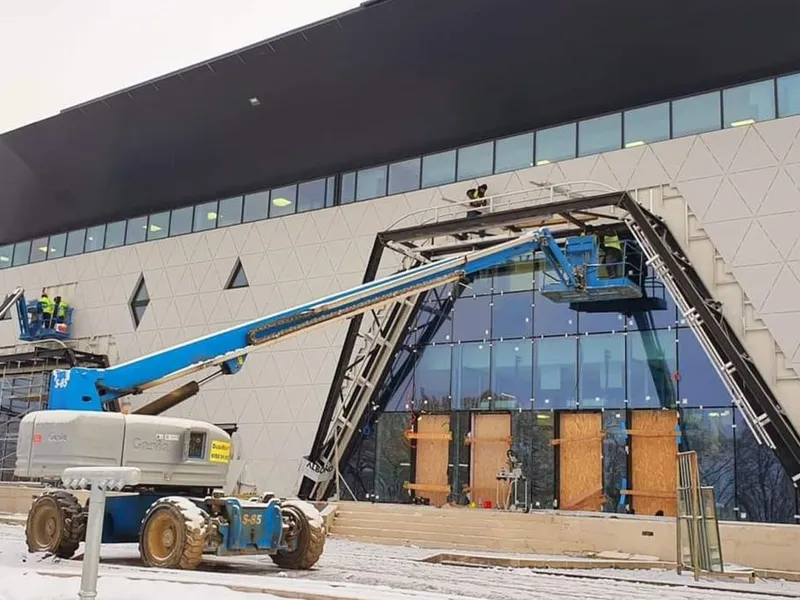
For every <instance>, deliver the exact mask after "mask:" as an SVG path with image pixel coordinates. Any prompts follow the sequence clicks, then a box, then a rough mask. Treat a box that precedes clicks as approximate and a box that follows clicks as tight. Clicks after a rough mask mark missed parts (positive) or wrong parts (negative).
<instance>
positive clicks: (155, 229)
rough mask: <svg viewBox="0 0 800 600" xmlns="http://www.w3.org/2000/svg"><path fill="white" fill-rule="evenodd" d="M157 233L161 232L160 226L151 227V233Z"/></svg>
mask: <svg viewBox="0 0 800 600" xmlns="http://www.w3.org/2000/svg"><path fill="white" fill-rule="evenodd" d="M156 231H161V227H159V226H158V225H150V232H151V233H155V232H156Z"/></svg>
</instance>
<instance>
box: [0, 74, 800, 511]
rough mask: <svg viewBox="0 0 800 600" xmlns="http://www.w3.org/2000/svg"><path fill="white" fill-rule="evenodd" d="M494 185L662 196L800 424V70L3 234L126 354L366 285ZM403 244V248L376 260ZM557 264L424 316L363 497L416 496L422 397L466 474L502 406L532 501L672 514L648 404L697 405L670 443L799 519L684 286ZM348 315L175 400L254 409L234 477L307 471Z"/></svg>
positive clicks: (464, 295)
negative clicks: (648, 446) (388, 243)
mask: <svg viewBox="0 0 800 600" xmlns="http://www.w3.org/2000/svg"><path fill="white" fill-rule="evenodd" d="M586 181H591V182H594V183H591V184H587V183H580V182H586ZM576 182H579V183H576ZM476 183H486V184H487V185H488V188H489V192H488V193H489V195H503V194H509V193H527V194H529V196H530V202H531V203H536V202H545V201H548V200H550V199H552V196H551V195H550V194H549V192H548V191H547V188H548V186H551V185H554V184H562V183H570V184H571V187H570V188H569V189H570V190H573V191H579V192H580V191H581V190H587V189H589V188H592V189H597V187H598V184H599V185H600V186H604V187H606V188H607V189H614V190H629V191H630V192H631V193H632V194H633V195H634V196H635V197H636V198H637V199H638V200H639V201H640V202H642V203H644V204H646V205H647V206H648V208H649V209H650V210H652V211H653V212H654V213H656V214H659V215H661V216H663V217H664V219H665V221H666V222H667V224H668V225H669V227H670V228H671V230H672V231H673V233H674V234H675V236H676V237H677V238H678V239H679V241H680V242H681V244H682V246H683V247H684V249H685V251H686V253H687V255H688V256H690V258H691V259H692V261H693V262H694V263H695V268H696V269H697V270H698V271H699V272H700V274H701V276H702V277H703V279H704V281H705V282H706V285H707V286H708V287H709V289H711V290H712V291H713V292H714V295H715V297H716V298H717V299H719V300H720V301H722V302H723V305H724V310H725V314H726V316H727V317H728V319H729V321H730V322H732V323H733V324H734V326H735V328H736V330H737V333H738V335H739V337H740V338H741V339H742V340H743V343H744V344H745V347H746V348H747V350H748V352H749V353H750V355H751V356H752V358H753V360H754V361H755V362H756V363H757V365H758V367H759V369H760V370H761V372H762V374H763V375H764V377H765V378H766V379H767V380H768V382H769V383H770V386H771V387H772V388H773V390H774V391H775V394H776V397H778V399H779V400H780V401H781V402H782V406H783V409H784V410H785V412H786V413H787V415H788V417H789V419H790V421H791V422H792V423H793V424H794V425H795V427H800V405H797V404H796V395H793V394H794V392H795V391H796V390H797V389H798V387H800V385H799V384H798V381H799V380H798V375H797V373H798V372H800V371H798V368H800V354H799V353H798V352H799V351H800V350H799V348H798V347H799V346H800V308H798V306H797V305H796V302H795V298H797V297H798V292H800V246H798V245H797V242H798V236H800V227H798V225H800V75H798V74H786V75H782V76H779V77H775V78H770V79H765V80H759V81H755V82H752V83H749V84H745V85H740V86H736V87H732V88H726V89H723V90H712V91H703V92H701V93H698V94H696V95H693V96H688V97H681V98H676V99H669V98H665V99H664V101H663V102H661V103H657V104H653V105H649V106H645V107H633V108H631V109H630V110H624V111H619V112H615V113H611V114H606V115H601V116H593V115H586V118H585V119H583V120H579V121H576V122H570V123H566V124H563V125H559V126H555V127H548V128H545V129H540V130H537V131H526V132H520V133H519V134H517V135H513V136H509V137H504V138H502V139H493V140H484V141H480V142H478V143H475V144H472V145H469V146H464V147H460V148H455V149H448V148H442V149H441V151H439V152H434V153H431V154H427V155H425V156H416V157H409V158H407V159H404V160H400V161H397V162H394V163H391V164H383V165H377V166H376V165H365V166H364V168H363V169H356V170H352V171H348V172H344V173H332V174H327V175H324V176H322V177H319V178H317V179H314V180H310V181H302V182H295V183H289V184H288V185H283V186H281V187H278V188H274V189H271V190H260V191H256V192H253V193H250V194H244V195H242V196H235V197H230V198H223V199H220V200H213V201H209V202H204V203H201V204H198V205H195V206H190V207H183V208H178V209H174V210H164V211H160V212H157V213H152V214H147V215H139V216H136V217H132V218H130V219H127V220H122V221H116V222H112V223H106V224H97V225H94V226H92V227H88V228H85V229H78V230H72V231H61V232H53V233H52V234H51V235H49V236H43V237H41V238H39V239H34V240H24V241H21V242H16V243H13V244H6V245H4V246H2V247H0V283H2V285H4V286H5V289H8V290H11V289H13V288H14V287H16V286H19V285H21V286H24V287H25V288H26V289H27V290H37V291H38V290H39V289H41V288H52V289H59V290H66V291H65V292H64V293H65V294H68V295H69V297H68V298H67V299H68V300H69V301H70V304H71V305H72V306H73V307H74V308H75V317H74V336H75V337H76V338H80V339H84V340H91V339H93V338H98V337H103V338H107V339H108V340H111V342H110V348H111V349H110V350H109V358H110V360H111V361H112V362H113V363H116V364H118V363H121V362H124V361H127V360H131V359H135V358H136V357H139V356H142V355H144V354H147V353H150V352H153V351H156V350H159V349H162V348H166V347H169V346H171V345H174V344H177V343H181V342H184V341H187V340H191V339H193V338H196V337H198V336H201V335H204V334H207V333H210V332H213V331H216V330H220V329H223V328H226V327H229V326H232V325H235V324H238V323H242V322H245V321H248V320H250V319H253V318H256V317H258V316H262V315H268V314H271V313H274V312H276V311H278V310H280V309H283V308H288V307H291V306H294V305H297V304H299V303H302V302H304V301H308V300H311V299H314V298H318V297H322V296H325V295H327V294H330V293H334V292H336V291H340V290H344V289H347V288H349V287H352V286H354V285H357V284H358V283H360V282H361V278H362V276H363V273H364V270H365V267H366V261H367V257H368V256H369V252H370V249H371V248H372V245H373V243H374V240H375V236H376V234H377V233H378V232H380V231H383V230H386V229H389V228H393V227H396V226H399V225H404V224H409V223H414V222H418V221H419V220H421V219H424V218H425V214H426V213H425V210H427V209H430V208H431V207H434V206H450V205H451V204H452V201H461V200H463V199H464V197H465V193H466V190H467V189H468V188H470V187H474V186H475V184H476ZM526 190H529V191H527V192H526ZM555 197H556V198H563V197H564V196H563V194H562V193H561V192H556V193H555ZM398 265H399V260H397V259H392V258H389V259H388V260H387V261H386V262H385V264H382V265H381V269H380V273H381V274H388V273H391V272H392V271H393V270H395V269H396V268H397V267H398ZM540 283H541V264H540V262H537V261H536V257H533V256H532V257H529V258H528V259H527V260H525V261H520V262H518V263H515V264H513V265H509V266H505V267H502V268H500V269H498V270H496V271H494V272H491V273H484V274H482V275H481V276H479V277H477V278H475V279H474V280H473V281H471V282H470V284H469V286H468V287H467V288H466V289H464V290H459V292H458V299H457V300H456V301H455V302H454V304H453V309H452V313H451V314H450V315H448V318H447V319H446V320H445V322H444V325H443V326H442V327H441V328H439V330H438V331H437V332H436V334H435V336H434V337H433V339H432V340H430V343H428V344H426V345H419V344H417V342H416V339H415V332H414V331H413V330H412V331H410V332H409V337H408V340H407V344H408V345H409V346H410V347H413V348H414V350H415V353H416V355H417V362H416V365H415V367H414V369H413V373H412V375H411V376H410V377H409V378H408V379H407V380H406V381H405V382H404V383H403V384H402V385H401V386H399V387H398V388H397V389H396V390H395V391H394V392H393V396H392V399H391V401H390V403H389V406H388V408H387V409H386V411H385V412H384V413H383V414H380V415H378V416H377V417H376V418H375V419H374V420H373V421H371V422H370V423H368V424H366V426H365V427H364V430H363V432H362V434H363V435H362V439H361V441H360V442H359V444H358V445H357V448H356V450H355V452H354V454H353V456H352V457H351V459H350V461H349V462H348V464H347V466H346V468H345V474H346V480H347V481H348V483H349V484H350V486H351V488H352V490H353V492H354V493H355V494H356V495H358V496H359V497H360V498H365V497H375V498H377V499H378V500H380V501H392V502H400V501H408V500H409V498H410V495H409V493H408V491H407V490H406V489H404V483H405V482H408V481H410V480H411V479H413V477H412V472H411V470H412V466H411V465H412V463H413V460H412V450H413V444H412V443H410V442H409V440H408V439H407V438H406V437H405V436H404V435H403V433H404V432H405V431H406V430H407V429H408V427H409V424H410V421H411V419H412V418H416V415H417V414H418V413H419V411H423V412H426V413H430V414H431V415H440V416H445V417H447V419H448V422H449V423H450V427H451V430H452V431H453V434H454V435H453V441H452V442H451V448H450V452H449V457H450V459H451V464H450V470H449V471H448V473H449V475H448V477H449V482H450V484H451V488H452V493H453V495H454V496H459V490H461V488H462V486H463V485H464V484H465V483H467V482H468V481H469V478H470V473H469V465H470V461H469V451H470V447H469V445H468V444H465V443H463V439H464V436H465V435H467V433H468V432H469V431H470V430H471V419H472V416H473V415H474V414H475V413H480V412H487V413H498V412H499V413H508V414H509V415H510V419H511V428H512V436H511V437H512V438H513V449H514V452H515V453H516V454H517V455H518V456H519V457H520V458H521V460H522V462H523V469H524V473H525V475H526V476H527V478H528V479H529V481H530V482H531V502H532V504H533V505H534V506H536V507H539V508H564V509H575V508H578V509H584V510H598V509H603V510H606V511H612V512H615V511H629V510H634V511H635V512H642V513H650V512H656V510H658V506H657V504H658V499H659V496H658V495H656V496H654V498H655V503H654V501H653V497H650V499H649V500H648V499H647V497H646V496H637V494H636V493H637V492H640V493H642V494H646V493H647V490H641V489H639V490H637V489H636V484H635V481H636V469H637V468H638V467H637V466H636V464H634V461H633V460H632V456H635V453H636V446H635V442H632V441H631V436H630V431H631V430H636V429H637V428H640V427H641V426H640V425H637V422H642V419H645V418H647V417H645V416H643V415H652V414H653V413H656V412H667V413H670V414H673V413H674V414H675V415H676V419H677V420H678V421H679V423H680V427H679V428H678V429H677V430H676V432H675V436H674V440H675V442H674V443H676V444H678V445H679V447H680V448H682V449H692V450H697V452H698V454H699V456H700V465H701V471H702V477H703V483H704V484H705V485H712V486H714V487H715V491H716V497H717V503H718V512H719V514H720V516H721V517H722V518H726V519H742V520H756V521H770V522H785V523H793V522H795V520H796V515H797V513H798V508H797V506H796V496H795V489H794V487H793V486H792V482H791V479H790V477H789V476H788V475H787V474H786V473H785V472H784V471H783V469H782V467H781V466H780V464H779V463H778V462H777V460H776V459H775V457H774V455H773V454H772V452H771V451H770V450H769V449H767V448H765V447H763V446H759V445H757V444H756V443H755V441H754V439H753V437H752V434H751V433H750V431H749V430H748V428H747V426H746V425H745V423H744V421H742V420H741V417H740V416H739V415H738V414H737V413H736V410H735V409H734V408H733V407H732V405H731V399H730V396H729V394H728V393H727V392H726V390H725V387H724V386H723V385H722V382H721V380H720V379H719V377H718V376H717V374H716V373H715V372H714V370H713V368H712V366H711V363H710V362H709V360H708V358H707V357H706V356H705V354H704V352H703V350H702V348H701V346H700V345H699V343H698V342H697V340H696V339H695V337H694V334H693V333H692V331H691V330H690V329H689V328H687V327H686V323H685V321H684V319H683V316H682V315H681V314H680V313H679V311H678V310H677V309H676V306H675V303H674V302H673V301H672V299H671V298H669V296H668V294H667V295H665V299H666V300H667V308H665V309H664V310H659V311H653V313H652V314H650V315H647V316H646V317H642V318H633V317H630V316H626V315H622V314H619V313H606V314H588V313H577V312H574V311H571V310H570V309H569V308H567V307H564V306H560V305H556V304H553V303H551V302H550V301H549V300H547V299H546V298H544V297H543V296H542V295H541V293H540V290H541V285H540ZM345 329H346V326H345V325H342V324H336V325H332V326H328V327H326V328H322V329H319V330H314V331H312V332H307V333H300V334H299V335H297V336H295V337H293V338H290V339H288V340H286V341H283V342H279V343H277V344H275V345H272V346H270V347H269V348H268V349H265V350H263V351H261V352H257V353H253V354H252V355H250V356H248V357H247V361H246V365H245V368H244V369H243V370H242V372H240V373H239V374H237V375H236V376H232V377H223V378H219V379H216V380H214V381H212V382H210V383H209V384H208V385H207V386H205V387H204V388H203V390H202V391H201V393H200V395H199V396H198V397H196V398H194V399H191V400H189V401H187V402H186V403H184V404H183V405H181V406H179V407H177V408H176V409H174V410H173V411H172V414H175V415H179V416H186V417H191V418H195V419H201V420H207V421H212V422H214V423H220V424H236V425H237V426H238V432H237V434H236V452H237V456H236V460H235V462H234V468H233V469H232V473H231V480H230V482H229V483H230V484H231V485H233V484H234V483H236V482H237V481H238V482H239V483H241V484H252V485H254V486H256V487H258V488H259V489H261V490H267V489H269V490H271V491H275V492H278V493H290V492H291V491H292V489H293V487H294V485H295V483H296V481H297V476H298V466H299V462H300V459H301V457H302V456H304V455H305V454H306V453H307V452H308V450H309V447H310V445H311V441H312V439H313V436H314V434H315V432H316V430H317V427H318V425H319V421H320V416H321V412H322V407H323V405H324V402H325V398H326V396H327V395H328V390H329V387H330V382H331V379H332V377H333V372H334V369H335V367H336V363H337V360H338V357H339V352H340V350H341V345H342V340H343V337H344V332H345ZM644 330H647V331H649V332H650V333H647V335H648V336H649V337H648V339H655V340H657V343H658V346H659V347H660V348H661V350H662V351H663V354H661V355H660V356H659V357H654V356H652V355H651V354H649V350H648V347H647V344H646V343H645V342H644V341H643V339H644V337H645V333H644ZM0 342H1V343H2V344H3V345H4V346H8V347H12V346H14V345H15V344H16V325H15V323H14V322H13V321H2V322H0ZM179 383H180V382H179ZM163 391H165V390H154V391H152V392H148V393H147V394H144V395H143V397H137V398H135V399H134V402H136V403H139V402H144V401H146V400H147V399H148V398H151V397H155V396H157V395H159V394H160V393H163ZM576 413H577V414H594V415H597V419H598V421H597V422H598V423H600V427H601V429H602V430H603V431H604V432H605V439H604V440H603V441H602V450H601V453H600V454H599V455H598V458H597V460H599V461H600V462H599V463H598V464H599V468H600V469H601V471H602V486H601V488H602V489H598V490H596V492H597V493H596V494H595V493H594V491H593V492H592V495H590V496H587V497H581V498H572V499H571V500H574V502H572V501H571V500H570V499H568V498H565V497H564V493H563V492H564V490H563V485H562V484H563V481H564V479H565V476H566V473H567V471H568V469H570V465H569V464H568V463H565V462H564V461H563V460H562V459H563V456H562V455H561V454H559V449H558V440H559V439H560V438H559V436H560V435H561V434H560V433H559V432H560V431H562V430H563V428H564V427H565V426H566V425H565V423H566V417H564V415H572V414H576ZM554 442H556V443H554ZM670 443H673V442H672V439H670ZM629 482H634V483H633V487H631V484H630V483H629ZM624 490H628V491H629V492H630V493H628V494H625V493H624ZM487 494H488V492H487ZM642 498H645V500H642ZM637 503H638V504H639V506H641V508H640V509H638V508H637Z"/></svg>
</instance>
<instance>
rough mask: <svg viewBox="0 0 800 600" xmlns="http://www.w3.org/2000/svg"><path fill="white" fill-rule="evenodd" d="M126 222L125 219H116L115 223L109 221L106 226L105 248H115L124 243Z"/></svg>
mask: <svg viewBox="0 0 800 600" xmlns="http://www.w3.org/2000/svg"><path fill="white" fill-rule="evenodd" d="M126 228H127V223H126V222H125V221H117V222H116V223H109V224H108V225H107V226H106V243H105V247H106V248H116V247H117V246H122V244H124V243H125V233H126V231H125V230H126Z"/></svg>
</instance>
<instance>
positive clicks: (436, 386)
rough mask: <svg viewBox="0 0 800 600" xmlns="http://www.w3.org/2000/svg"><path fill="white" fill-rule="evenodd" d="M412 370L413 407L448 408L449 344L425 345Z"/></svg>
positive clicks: (417, 408) (438, 409)
mask: <svg viewBox="0 0 800 600" xmlns="http://www.w3.org/2000/svg"><path fill="white" fill-rule="evenodd" d="M420 352H421V353H422V354H421V356H420V357H419V359H418V362H417V366H416V368H415V370H414V408H415V409H416V410H419V409H424V410H427V411H430V412H437V411H439V412H440V411H446V410H450V346H426V347H425V348H421V349H420Z"/></svg>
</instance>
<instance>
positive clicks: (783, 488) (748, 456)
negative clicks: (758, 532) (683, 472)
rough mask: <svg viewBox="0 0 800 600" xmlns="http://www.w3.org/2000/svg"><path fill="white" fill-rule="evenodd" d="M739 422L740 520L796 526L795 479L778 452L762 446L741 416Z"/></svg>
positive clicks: (737, 452)
mask: <svg viewBox="0 0 800 600" xmlns="http://www.w3.org/2000/svg"><path fill="white" fill-rule="evenodd" d="M735 419H736V507H737V508H738V509H739V519H740V520H742V521H756V522H760V523H794V522H795V520H794V515H795V511H796V500H795V491H794V486H793V485H792V480H791V477H789V476H788V475H787V474H786V471H784V470H783V467H782V466H781V464H780V462H779V461H778V458H777V456H775V453H774V452H773V451H772V450H770V449H769V448H768V447H767V446H766V445H765V444H759V443H758V442H757V441H756V439H755V438H754V437H753V434H752V433H751V432H750V428H749V427H748V426H747V425H746V424H745V422H744V420H743V418H742V416H741V414H739V413H737V414H736V415H735Z"/></svg>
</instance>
